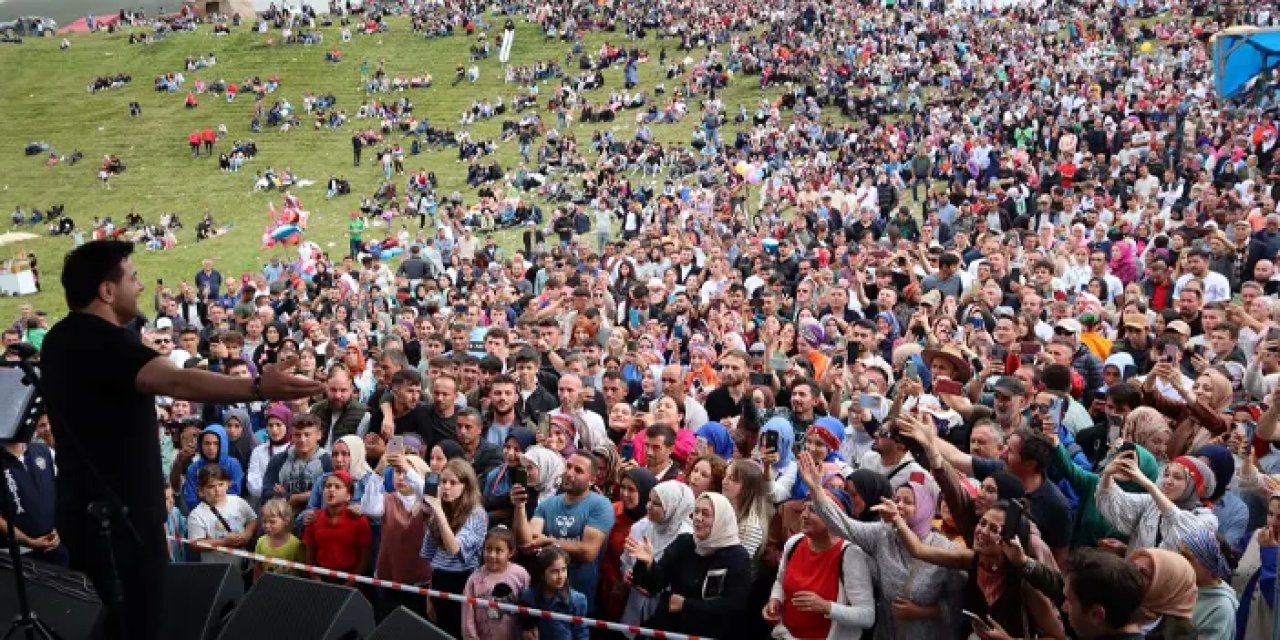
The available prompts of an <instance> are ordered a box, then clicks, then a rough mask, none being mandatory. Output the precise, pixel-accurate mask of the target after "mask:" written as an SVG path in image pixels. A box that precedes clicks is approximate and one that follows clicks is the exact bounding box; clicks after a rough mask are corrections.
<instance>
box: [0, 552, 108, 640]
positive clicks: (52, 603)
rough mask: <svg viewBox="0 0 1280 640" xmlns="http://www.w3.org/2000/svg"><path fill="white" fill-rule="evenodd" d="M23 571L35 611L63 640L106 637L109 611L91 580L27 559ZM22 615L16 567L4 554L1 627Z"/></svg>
mask: <svg viewBox="0 0 1280 640" xmlns="http://www.w3.org/2000/svg"><path fill="white" fill-rule="evenodd" d="M22 569H23V575H25V576H26V581H27V600H28V601H29V602H30V603H31V609H32V612H33V613H35V614H36V617H37V618H39V619H40V621H41V622H43V623H45V624H46V625H48V626H49V628H50V629H52V630H53V632H54V633H57V634H58V636H59V637H61V638H62V640H94V639H97V638H102V637H103V627H104V625H105V624H106V617H107V610H106V608H105V607H103V606H102V600H100V599H99V598H98V593H97V591H95V590H94V588H93V583H92V582H90V581H89V578H87V577H85V575H84V574H83V573H79V572H76V571H72V570H70V569H63V568H62V567H58V566H55V565H51V564H47V563H44V562H36V561H33V560H27V559H25V558H24V559H23V560H22ZM18 613H19V612H18V587H17V585H16V584H15V583H14V575H13V564H12V563H11V562H10V561H9V555H8V554H0V625H8V624H9V622H10V621H12V620H13V619H14V618H15V617H17V615H18ZM17 635H19V636H21V635H22V634H21V633H19V634H17Z"/></svg>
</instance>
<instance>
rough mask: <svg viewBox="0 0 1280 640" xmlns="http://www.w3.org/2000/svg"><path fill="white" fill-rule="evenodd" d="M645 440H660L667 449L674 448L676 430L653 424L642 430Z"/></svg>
mask: <svg viewBox="0 0 1280 640" xmlns="http://www.w3.org/2000/svg"><path fill="white" fill-rule="evenodd" d="M644 437H645V438H662V443H663V445H664V446H667V447H674V446H676V430H675V429H672V428H671V427H669V426H667V425H665V424H655V425H653V426H651V427H649V428H648V429H645V430H644Z"/></svg>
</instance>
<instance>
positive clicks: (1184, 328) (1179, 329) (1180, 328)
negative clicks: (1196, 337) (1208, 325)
mask: <svg viewBox="0 0 1280 640" xmlns="http://www.w3.org/2000/svg"><path fill="white" fill-rule="evenodd" d="M1164 330H1165V331H1173V332H1175V333H1181V334H1182V335H1184V336H1190V335H1191V325H1188V324H1187V323H1186V322H1183V321H1182V320H1174V321H1173V322H1170V323H1169V324H1167V325H1165V328H1164Z"/></svg>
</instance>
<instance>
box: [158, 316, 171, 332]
mask: <svg viewBox="0 0 1280 640" xmlns="http://www.w3.org/2000/svg"><path fill="white" fill-rule="evenodd" d="M172 328H173V320H170V319H169V318H156V329H157V330H163V329H172Z"/></svg>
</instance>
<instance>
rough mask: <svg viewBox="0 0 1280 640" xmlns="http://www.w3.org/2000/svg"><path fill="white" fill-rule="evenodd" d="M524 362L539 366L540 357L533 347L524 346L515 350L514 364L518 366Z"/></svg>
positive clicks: (540, 362)
mask: <svg viewBox="0 0 1280 640" xmlns="http://www.w3.org/2000/svg"><path fill="white" fill-rule="evenodd" d="M526 362H529V363H533V364H534V365H538V366H541V364H542V358H541V357H539V356H538V352H536V351H534V350H533V349H529V348H525V349H521V350H519V351H517V352H516V357H515V365H516V366H520V365H522V364H524V363H526Z"/></svg>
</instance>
